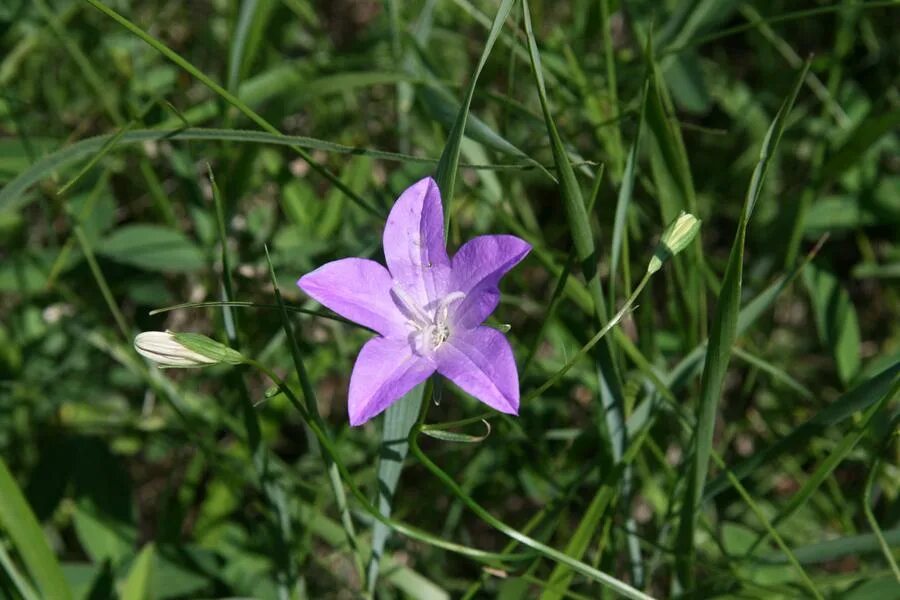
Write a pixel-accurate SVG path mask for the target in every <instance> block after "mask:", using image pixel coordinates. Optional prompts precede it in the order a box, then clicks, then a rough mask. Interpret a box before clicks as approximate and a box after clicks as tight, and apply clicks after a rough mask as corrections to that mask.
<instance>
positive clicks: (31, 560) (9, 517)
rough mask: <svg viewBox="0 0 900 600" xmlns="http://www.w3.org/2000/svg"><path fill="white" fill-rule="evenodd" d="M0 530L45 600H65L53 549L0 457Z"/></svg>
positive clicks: (67, 592)
mask: <svg viewBox="0 0 900 600" xmlns="http://www.w3.org/2000/svg"><path fill="white" fill-rule="evenodd" d="M0 529H2V530H3V532H4V533H5V534H6V535H8V536H9V538H10V539H11V540H12V543H13V547H14V548H15V549H16V551H17V552H18V553H19V555H20V556H21V557H22V561H23V562H24V563H25V566H26V567H27V569H28V572H29V573H30V574H31V577H32V579H33V580H34V582H35V584H36V586H37V588H38V589H39V590H40V591H41V592H42V593H43V595H44V597H45V598H54V599H55V598H59V599H60V600H68V599H70V598H71V597H72V594H71V592H70V590H69V586H68V584H67V583H66V580H65V577H64V576H63V573H62V569H61V568H60V566H59V562H57V560H56V556H55V555H54V554H53V550H51V549H50V545H49V544H48V543H47V538H46V537H44V532H43V530H42V529H41V525H40V523H38V521H37V519H36V518H35V516H34V513H33V512H31V508H30V507H29V506H28V503H27V502H26V501H25V496H23V495H22V491H21V490H20V489H19V486H18V485H17V484H16V481H15V479H14V478H13V476H12V473H10V472H9V469H7V467H6V463H5V462H4V461H3V459H2V458H0Z"/></svg>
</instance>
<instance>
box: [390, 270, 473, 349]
mask: <svg viewBox="0 0 900 600" xmlns="http://www.w3.org/2000/svg"><path fill="white" fill-rule="evenodd" d="M393 292H394V297H395V298H396V299H397V304H398V306H399V308H400V311H401V312H402V313H403V314H404V315H405V316H406V317H407V319H409V320H408V321H407V322H406V324H407V325H408V326H409V328H410V329H411V333H412V343H413V349H414V350H415V351H416V352H417V353H418V354H421V355H423V356H430V355H432V354H434V352H435V351H436V350H437V349H438V348H440V347H441V345H442V344H443V343H444V342H446V341H447V340H448V339H450V335H451V334H452V332H453V319H452V318H451V314H450V312H451V310H450V309H451V307H452V306H453V305H454V304H456V303H458V302H459V301H460V300H462V299H463V298H465V297H466V295H465V294H464V293H463V292H450V293H449V294H447V295H446V296H444V297H443V298H441V299H440V300H438V301H437V302H432V303H430V306H428V305H426V306H425V307H423V306H420V305H419V303H418V302H416V301H415V300H414V299H413V298H412V296H410V295H409V294H407V293H406V292H405V291H404V290H403V289H402V288H401V287H400V286H394V288H393Z"/></svg>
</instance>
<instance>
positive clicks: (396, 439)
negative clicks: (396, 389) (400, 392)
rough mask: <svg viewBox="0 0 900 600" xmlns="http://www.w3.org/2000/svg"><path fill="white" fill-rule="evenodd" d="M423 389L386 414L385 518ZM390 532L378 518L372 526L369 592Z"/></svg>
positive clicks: (380, 501) (381, 468)
mask: <svg viewBox="0 0 900 600" xmlns="http://www.w3.org/2000/svg"><path fill="white" fill-rule="evenodd" d="M423 390H424V384H420V385H417V386H416V387H414V388H413V389H412V390H411V391H410V392H408V393H407V394H406V395H404V396H403V397H402V398H401V399H400V400H398V401H397V402H394V403H393V404H392V405H391V406H389V407H388V409H387V411H385V414H384V423H383V425H382V433H381V447H380V452H379V454H378V457H379V458H378V486H377V489H378V497H377V499H376V501H375V506H376V507H377V508H378V510H379V512H381V514H383V515H384V516H386V517H389V516H391V506H392V504H393V501H394V492H395V491H396V490H397V483H398V482H399V481H400V473H401V471H402V470H403V461H404V460H405V459H406V455H407V453H408V452H409V443H408V442H407V438H408V437H409V432H410V430H411V429H412V428H413V426H414V425H415V424H416V420H417V419H418V417H419V411H420V410H421V409H422V402H423ZM390 531H391V530H390V528H389V527H388V526H387V525H385V524H384V523H381V522H380V521H376V522H375V524H374V525H373V530H372V555H371V557H370V558H369V567H368V573H367V574H366V589H367V590H368V592H369V593H370V594H374V593H375V586H376V584H377V582H378V573H379V570H380V567H381V557H382V554H383V552H384V546H385V543H387V539H388V536H389V535H390Z"/></svg>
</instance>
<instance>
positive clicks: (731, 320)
mask: <svg viewBox="0 0 900 600" xmlns="http://www.w3.org/2000/svg"><path fill="white" fill-rule="evenodd" d="M809 65H810V63H809V61H807V63H806V64H805V65H804V67H803V69H801V72H800V75H799V77H798V78H797V80H796V82H795V83H794V87H793V89H792V90H791V92H790V94H789V95H788V97H787V98H786V99H785V101H784V103H783V104H782V105H781V108H780V109H779V110H778V113H777V114H776V115H775V118H774V119H773V121H772V125H771V126H770V127H769V130H768V132H766V137H765V140H764V141H763V146H762V148H761V149H760V155H759V162H758V163H757V165H756V168H755V169H754V171H753V175H752V177H751V179H750V186H749V188H748V190H747V195H746V197H745V199H744V206H743V209H742V211H741V217H740V221H739V222H738V231H737V235H736V236H735V239H734V243H733V245H732V247H731V253H730V255H729V258H728V265H727V267H726V269H725V277H724V278H723V280H722V288H721V291H720V294H719V301H718V305H717V306H716V312H715V314H714V316H713V323H712V330H711V331H710V334H709V348H708V350H707V352H706V360H705V363H704V366H703V375H702V378H701V382H700V401H699V405H698V407H697V430H696V432H695V436H694V460H693V462H692V463H691V465H690V467H689V472H688V474H687V485H686V486H685V493H684V498H683V501H682V506H681V519H680V522H679V527H678V533H677V539H676V569H677V571H678V576H679V579H680V580H681V582H682V584H683V585H684V586H685V588H687V589H693V587H694V585H693V582H694V576H693V575H694V574H693V566H694V565H693V563H694V527H695V524H696V520H697V510H698V508H699V500H700V497H701V494H702V490H703V487H704V485H705V484H706V474H707V472H708V470H709V460H710V455H711V453H712V442H713V431H714V429H715V421H716V413H717V408H718V403H719V397H720V396H721V392H722V384H723V383H724V381H725V373H726V370H727V368H728V362H729V359H730V358H731V346H732V345H733V344H734V341H735V339H736V337H737V326H738V315H739V312H740V299H741V280H742V278H743V265H744V241H745V238H746V235H747V226H748V224H749V222H750V216H751V215H752V214H753V209H754V208H755V206H756V202H757V201H758V200H759V197H760V194H761V193H762V186H763V183H764V181H765V178H766V174H767V173H768V170H769V165H770V163H771V160H772V156H773V154H774V152H775V150H776V148H777V147H778V142H779V141H780V140H781V135H782V133H783V132H784V127H785V122H786V119H787V116H788V114H789V113H790V111H791V108H792V107H793V105H794V101H795V100H796V98H797V94H798V93H799V91H800V87H801V86H802V85H803V81H804V79H805V77H806V73H807V72H808V71H809Z"/></svg>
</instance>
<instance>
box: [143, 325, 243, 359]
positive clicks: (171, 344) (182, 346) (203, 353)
mask: <svg viewBox="0 0 900 600" xmlns="http://www.w3.org/2000/svg"><path fill="white" fill-rule="evenodd" d="M134 349H135V350H137V352H138V354H140V355H141V356H143V357H145V358H148V359H150V360H152V361H153V362H155V363H156V364H157V365H159V366H160V367H161V368H192V367H206V366H209V365H215V364H219V363H228V364H231V365H236V364H240V363H242V362H244V357H243V356H242V355H241V353H240V352H237V351H236V350H232V349H231V348H229V347H228V346H225V345H224V344H220V343H219V342H217V341H215V340H212V339H210V338H208V337H206V336H205V335H200V334H197V333H173V332H171V331H145V332H143V333H139V334H138V335H137V337H135V338H134Z"/></svg>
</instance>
